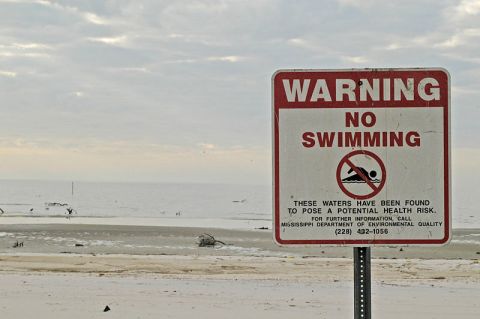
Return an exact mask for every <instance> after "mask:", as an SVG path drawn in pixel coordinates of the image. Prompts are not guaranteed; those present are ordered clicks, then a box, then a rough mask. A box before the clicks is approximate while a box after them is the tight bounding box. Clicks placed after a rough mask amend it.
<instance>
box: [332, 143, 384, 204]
mask: <svg viewBox="0 0 480 319" xmlns="http://www.w3.org/2000/svg"><path fill="white" fill-rule="evenodd" d="M336 176H337V183H338V186H339V187H340V189H341V190H342V191H343V192H344V193H345V194H346V195H347V196H348V197H351V198H353V199H368V198H372V197H374V196H375V195H377V194H378V193H379V192H380V191H381V190H382V188H383V186H384V185H385V180H386V177H387V172H386V170H385V165H384V164H383V162H382V160H381V159H380V157H378V156H377V155H376V154H374V153H372V152H370V151H365V150H357V151H353V152H351V153H348V154H347V155H345V156H344V157H343V158H342V159H341V160H340V163H339V164H338V167H337V174H336Z"/></svg>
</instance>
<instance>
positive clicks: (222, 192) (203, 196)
mask: <svg viewBox="0 0 480 319" xmlns="http://www.w3.org/2000/svg"><path fill="white" fill-rule="evenodd" d="M72 188H73V189H72ZM0 208H1V209H2V210H3V211H4V213H3V214H2V216H9V217H66V216H68V215H69V214H68V211H67V208H73V209H74V213H72V214H71V216H72V218H75V217H123V218H165V219H172V218H174V219H176V220H178V224H180V225H181V224H182V220H183V221H185V222H186V221H187V220H191V219H224V220H264V221H270V220H271V190H270V187H267V186H250V185H226V184H187V183H185V184H175V183H158V184H155V183H94V182H73V185H72V182H60V181H11V180H4V181H0ZM0 213H1V212H0ZM0 222H1V221H0Z"/></svg>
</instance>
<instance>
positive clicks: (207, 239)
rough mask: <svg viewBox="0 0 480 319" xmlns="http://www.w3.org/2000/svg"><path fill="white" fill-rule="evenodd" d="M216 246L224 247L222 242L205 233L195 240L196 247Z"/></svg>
mask: <svg viewBox="0 0 480 319" xmlns="http://www.w3.org/2000/svg"><path fill="white" fill-rule="evenodd" d="M216 244H222V245H226V244H225V243H224V242H223V241H220V240H217V239H215V237H213V236H212V235H210V234H207V233H205V234H201V235H200V236H198V238H197V245H198V247H214V246H215V245H216Z"/></svg>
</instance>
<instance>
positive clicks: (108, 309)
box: [103, 305, 111, 312]
mask: <svg viewBox="0 0 480 319" xmlns="http://www.w3.org/2000/svg"><path fill="white" fill-rule="evenodd" d="M110 310H111V309H110V307H109V306H108V305H106V306H105V309H103V312H107V311H110Z"/></svg>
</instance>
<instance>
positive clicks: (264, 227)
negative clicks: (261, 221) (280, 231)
mask: <svg viewBox="0 0 480 319" xmlns="http://www.w3.org/2000/svg"><path fill="white" fill-rule="evenodd" d="M255 229H268V227H265V226H263V227H257V228H255Z"/></svg>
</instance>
